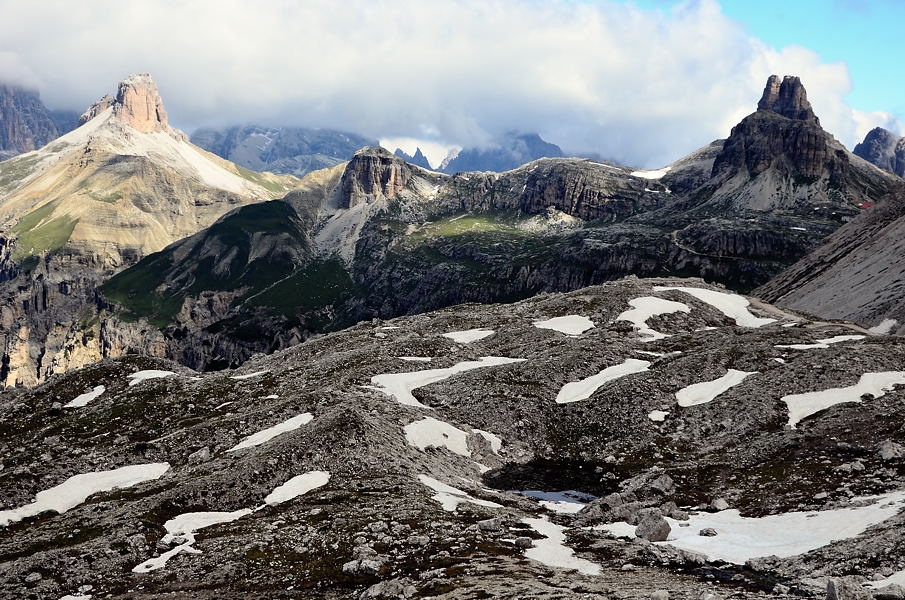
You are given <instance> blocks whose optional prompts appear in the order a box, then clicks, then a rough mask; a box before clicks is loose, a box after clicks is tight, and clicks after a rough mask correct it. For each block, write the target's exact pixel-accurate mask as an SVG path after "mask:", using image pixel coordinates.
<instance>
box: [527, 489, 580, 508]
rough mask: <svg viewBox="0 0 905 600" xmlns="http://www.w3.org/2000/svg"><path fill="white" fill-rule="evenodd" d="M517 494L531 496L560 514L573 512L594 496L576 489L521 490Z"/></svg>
mask: <svg viewBox="0 0 905 600" xmlns="http://www.w3.org/2000/svg"><path fill="white" fill-rule="evenodd" d="M519 494H522V495H523V496H528V497H529V498H533V499H534V500H537V502H538V504H540V505H541V506H543V507H544V508H546V509H548V510H552V511H553V512H556V513H562V514H575V513H577V512H579V511H580V510H581V509H582V508H584V507H585V505H587V503H588V502H590V501H591V500H594V498H595V497H594V496H592V495H590V494H585V493H584V492H579V491H577V490H563V491H561V492H545V491H542V490H522V491H520V492H519Z"/></svg>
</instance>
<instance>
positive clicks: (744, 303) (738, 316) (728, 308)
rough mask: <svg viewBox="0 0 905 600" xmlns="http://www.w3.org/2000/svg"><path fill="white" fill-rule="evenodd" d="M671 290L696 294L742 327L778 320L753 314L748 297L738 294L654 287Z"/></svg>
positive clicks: (691, 288) (756, 325)
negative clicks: (749, 307) (749, 308)
mask: <svg viewBox="0 0 905 600" xmlns="http://www.w3.org/2000/svg"><path fill="white" fill-rule="evenodd" d="M669 290H676V291H679V292H685V293H686V294H689V295H691V296H694V297H695V298H697V299H698V300H700V301H701V302H706V303H707V304H709V305H710V306H712V307H714V308H715V309H717V310H718V311H720V312H721V313H723V314H724V315H726V316H727V317H729V318H730V319H734V320H735V323H736V325H740V326H741V327H761V326H763V325H767V324H769V323H773V322H774V321H776V319H765V318H761V317H755V316H754V315H752V314H751V311H749V310H748V306H749V305H750V303H749V302H748V299H747V298H745V297H743V296H739V295H738V294H728V293H726V292H717V291H714V290H705V289H703V288H694V287H667V286H656V287H654V291H655V292H666V291H669Z"/></svg>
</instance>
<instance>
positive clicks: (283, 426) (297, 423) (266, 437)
mask: <svg viewBox="0 0 905 600" xmlns="http://www.w3.org/2000/svg"><path fill="white" fill-rule="evenodd" d="M313 418H314V415H312V414H311V413H302V414H300V415H297V416H295V417H292V418H291V419H287V420H286V421H283V422H282V423H277V424H276V425H274V426H273V427H268V428H267V429H264V430H263V431H259V432H257V433H255V434H252V435H250V436H248V437H247V438H245V439H244V440H242V441H241V442H239V443H238V444H236V445H235V446H233V447H232V448H230V449H229V450H227V452H235V451H236V450H242V449H244V448H251V447H252V446H260V445H261V444H263V443H264V442H268V441H270V440H272V439H273V438H275V437H276V436H278V435H280V434H283V433H286V432H289V431H293V430H295V429H298V428H299V427H301V426H302V425H305V424H307V423H310V422H311V420H312V419H313Z"/></svg>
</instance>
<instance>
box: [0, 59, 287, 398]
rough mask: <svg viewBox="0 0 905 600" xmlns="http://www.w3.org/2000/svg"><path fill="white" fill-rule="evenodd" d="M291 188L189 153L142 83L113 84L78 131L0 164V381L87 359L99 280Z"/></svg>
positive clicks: (25, 379)
mask: <svg viewBox="0 0 905 600" xmlns="http://www.w3.org/2000/svg"><path fill="white" fill-rule="evenodd" d="M296 182H297V180H296V179H295V178H292V177H289V176H272V175H262V174H257V173H252V172H251V171H247V170H244V171H243V170H241V169H240V168H239V167H237V166H235V165H233V164H231V163H228V162H226V161H224V160H222V159H220V158H218V157H216V156H214V155H211V154H209V153H206V152H204V151H203V150H201V149H199V148H197V147H195V146H192V145H191V144H189V143H188V142H187V140H186V137H185V135H184V134H183V133H181V132H179V131H177V130H175V129H173V128H172V127H170V125H169V122H168V117H167V114H166V110H165V108H164V106H163V102H162V100H161V98H160V95H159V93H158V90H157V86H156V84H155V83H154V81H153V79H151V77H150V76H148V75H138V76H133V77H130V78H128V79H126V80H124V81H123V82H122V83H120V85H119V90H118V92H117V95H116V97H115V98H113V97H111V96H105V97H104V98H102V99H101V100H100V101H99V102H98V103H96V104H95V105H93V106H92V107H91V108H89V110H88V111H86V113H85V114H84V115H83V116H82V125H81V126H80V127H79V128H78V129H76V130H75V131H72V132H70V133H68V134H66V135H64V136H62V137H60V138H58V139H56V140H54V141H53V142H52V143H50V144H49V145H47V146H44V147H43V148H40V149H38V150H35V151H33V152H29V153H26V154H23V155H20V156H17V157H15V158H13V159H10V160H8V161H4V162H3V163H0V199H2V200H0V239H2V243H0V245H2V248H3V250H2V252H0V261H2V265H0V273H2V274H3V275H2V278H0V296H2V299H3V300H2V306H3V308H2V314H0V348H2V353H3V363H2V367H0V379H2V380H3V381H4V382H5V383H6V384H7V385H13V384H20V383H24V384H33V383H34V382H36V381H40V380H42V379H43V378H44V377H45V376H46V375H48V374H49V373H51V372H55V371H56V370H58V369H64V368H67V367H71V366H78V365H81V364H86V362H89V361H91V360H97V359H98V358H100V357H101V356H103V355H104V354H103V353H100V351H98V350H97V348H95V347H94V345H95V344H97V343H98V335H99V333H100V332H101V331H102V330H103V327H102V325H101V324H100V323H99V321H98V320H97V318H96V316H97V302H96V297H95V293H94V289H95V287H96V285H97V284H98V283H99V282H101V281H103V280H105V279H106V278H108V277H109V276H110V275H112V274H113V273H115V272H116V271H118V270H121V269H123V268H125V267H127V266H129V265H132V264H134V263H135V262H136V261H137V260H138V259H140V258H141V257H143V256H145V255H147V254H149V253H151V252H155V251H158V250H161V249H162V248H164V247H165V246H166V245H168V244H170V243H172V242H174V241H176V240H178V239H180V238H183V237H186V236H188V235H191V234H193V233H195V232H197V231H198V230H199V229H202V228H204V227H207V226H208V225H210V224H212V223H213V222H214V221H215V220H216V219H217V218H218V217H220V216H221V215H222V214H224V213H225V212H227V211H228V210H230V209H232V208H234V207H237V206H241V205H245V204H249V203H254V202H260V201H262V200H266V199H269V198H272V197H276V196H282V195H284V194H285V193H286V191H288V190H289V189H291V188H292V187H293V186H294V184H295V183H296ZM125 329H126V330H127V329H129V326H126V327H125ZM86 337H88V338H90V339H91V340H93V341H90V343H89V342H88V341H86V340H85V338H86ZM107 343H111V344H113V345H114V346H116V345H117V344H116V343H114V342H112V340H106V341H101V342H100V344H101V346H103V345H104V344H107ZM87 345H90V346H92V347H91V349H86V346H87ZM75 357H78V358H75Z"/></svg>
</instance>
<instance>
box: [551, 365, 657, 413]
mask: <svg viewBox="0 0 905 600" xmlns="http://www.w3.org/2000/svg"><path fill="white" fill-rule="evenodd" d="M649 366H650V363H649V362H648V361H646V360H639V359H637V358H627V359H625V362H623V363H622V364H618V365H613V366H612V367H607V368H606V369H604V370H603V371H601V372H599V373H597V374H596V375H591V376H590V377H587V378H585V379H582V380H581V381H573V382H571V383H567V384H566V385H564V386H562V389H561V390H559V394H557V395H556V402H557V403H559V404H566V403H569V402H578V401H579V400H587V399H588V398H590V397H591V395H592V394H593V393H594V392H596V391H597V389H598V388H600V386H602V385H603V384H605V383H608V382H610V381H613V380H614V379H619V378H620V377H625V376H626V375H631V374H632V373H641V372H644V371H647V368H648V367H649Z"/></svg>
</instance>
